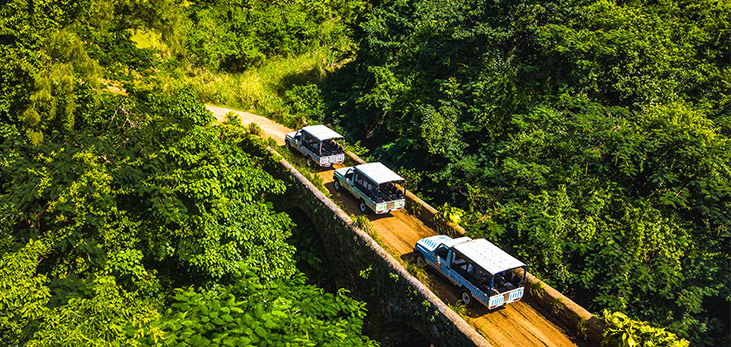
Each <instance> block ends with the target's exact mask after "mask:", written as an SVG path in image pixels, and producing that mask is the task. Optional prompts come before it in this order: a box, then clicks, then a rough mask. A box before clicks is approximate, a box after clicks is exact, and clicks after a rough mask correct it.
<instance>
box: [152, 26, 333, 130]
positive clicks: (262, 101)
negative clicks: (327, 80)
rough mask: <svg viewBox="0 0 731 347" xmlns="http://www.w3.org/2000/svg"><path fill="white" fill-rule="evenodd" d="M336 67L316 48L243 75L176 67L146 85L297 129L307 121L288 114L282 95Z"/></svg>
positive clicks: (315, 81) (287, 107)
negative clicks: (191, 93) (186, 91)
mask: <svg viewBox="0 0 731 347" xmlns="http://www.w3.org/2000/svg"><path fill="white" fill-rule="evenodd" d="M140 40H141V42H142V43H140V44H143V43H144V42H147V41H146V40H145V37H144V36H140ZM336 67H337V65H336V62H335V58H334V57H332V55H331V54H329V53H328V52H327V50H325V49H323V48H317V49H313V50H312V51H310V52H307V53H304V54H301V55H297V56H292V57H279V58H271V59H269V60H267V61H266V62H265V63H264V64H262V65H261V66H259V67H257V68H252V69H249V70H247V71H245V72H243V73H227V72H213V71H210V70H208V69H203V68H194V67H178V68H177V69H175V70H173V71H161V72H160V73H158V74H157V75H156V76H154V77H152V78H151V80H150V81H148V82H147V83H154V84H155V85H156V86H158V87H160V88H162V89H163V90H165V91H170V92H174V91H175V90H179V89H180V88H182V87H183V86H190V87H192V88H193V89H194V90H195V91H196V93H197V95H198V99H199V100H200V101H201V102H205V103H209V104H215V105H221V106H227V107H231V108H237V109H241V110H246V111H249V112H252V113H256V114H259V115H262V116H265V117H267V118H270V119H272V120H274V121H276V122H278V123H281V124H284V125H286V126H289V127H292V128H300V127H302V126H303V125H305V124H307V119H306V118H305V117H304V116H302V115H295V114H292V113H291V112H290V110H289V106H288V105H287V98H286V95H285V92H286V91H287V90H289V89H291V88H292V87H293V86H295V85H306V84H310V83H317V82H319V81H320V80H321V79H322V78H323V77H324V76H325V74H326V73H327V72H328V71H332V70H334V69H335V68H336Z"/></svg>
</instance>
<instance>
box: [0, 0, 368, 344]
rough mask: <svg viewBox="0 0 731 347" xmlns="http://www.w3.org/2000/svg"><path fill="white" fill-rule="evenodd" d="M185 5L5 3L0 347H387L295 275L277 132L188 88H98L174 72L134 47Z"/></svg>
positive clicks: (355, 308)
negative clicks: (249, 126)
mask: <svg viewBox="0 0 731 347" xmlns="http://www.w3.org/2000/svg"><path fill="white" fill-rule="evenodd" d="M170 5H172V3H171V2H168V1H164V0H160V1H82V2H72V1H68V2H66V1H57V2H51V1H47V2H46V1H40V2H37V1H34V2H27V1H10V2H6V3H3V5H1V6H0V13H1V14H2V18H0V29H2V30H0V32H2V34H1V35H0V40H2V45H0V56H1V57H2V59H0V61H1V62H2V63H1V65H0V79H2V80H0V82H2V83H1V84H0V86H1V88H2V96H0V153H2V156H0V344H2V345H9V346H14V345H29V346H59V345H98V346H108V345H147V344H151V343H159V344H177V343H178V342H185V343H188V344H191V345H200V344H201V343H206V342H211V341H214V342H218V341H220V342H221V343H234V344H241V343H245V342H246V341H248V342H250V343H253V344H265V343H275V344H276V343H279V342H286V341H289V342H292V343H297V344H309V345H327V344H330V345H343V344H347V345H370V344H373V342H371V341H369V340H368V339H367V338H365V337H364V336H363V335H362V333H361V330H362V326H363V318H364V316H365V310H364V306H363V305H364V304H362V303H360V302H357V301H354V300H352V299H349V298H348V297H347V296H346V295H345V293H343V292H338V293H336V294H323V291H322V289H319V288H317V287H314V286H311V285H308V284H306V283H305V279H304V276H303V275H302V273H301V272H300V271H299V270H298V269H297V268H296V266H295V259H294V257H293V255H294V252H295V249H294V247H293V246H291V245H290V243H288V242H287V241H288V238H289V236H290V233H291V230H292V228H293V227H294V225H293V222H292V221H291V219H290V218H289V216H288V215H287V214H285V213H282V212H279V211H277V210H275V208H274V204H273V202H274V201H275V200H276V199H277V198H279V197H280V196H281V195H282V193H283V192H284V191H285V189H286V187H285V185H284V182H282V181H281V180H279V179H276V178H275V177H274V176H272V175H271V174H270V173H269V171H268V170H271V167H270V166H268V164H267V163H272V162H273V158H272V157H271V154H270V153H269V152H268V151H267V150H266V148H265V144H264V142H263V141H262V140H261V139H259V138H258V137H256V136H254V135H252V134H250V133H248V132H247V131H246V130H245V129H243V128H242V127H241V126H240V124H237V123H236V122H228V123H226V124H220V125H212V124H211V122H212V120H213V117H212V116H211V114H210V112H209V111H207V110H206V109H205V107H204V106H203V105H202V104H200V103H199V102H198V101H197V100H196V96H195V94H194V93H192V92H190V90H189V89H181V90H178V91H177V92H176V93H174V94H173V93H162V92H160V91H157V90H148V89H134V88H133V89H131V90H128V92H129V94H130V95H115V94H111V93H109V92H104V91H102V90H100V89H99V84H98V82H97V81H98V78H99V76H106V77H120V76H121V77H123V79H127V80H132V79H134V78H136V77H135V76H134V75H135V74H137V73H139V71H146V72H150V71H152V70H153V69H154V68H156V66H159V64H161V63H163V62H162V61H161V60H158V57H156V56H155V55H154V54H152V52H151V51H149V50H145V49H138V48H136V46H135V45H134V44H132V42H131V41H130V37H131V30H132V29H136V28H146V29H157V30H167V31H165V33H166V35H168V34H169V32H170V31H171V30H172V29H171V28H169V27H168V26H169V25H170V24H171V23H174V21H173V22H170V21H168V19H175V18H178V19H179V18H180V15H179V14H178V13H176V12H174V11H173V10H172V7H171V6H170ZM173 34H174V33H173ZM163 36H165V35H163ZM140 57H148V58H150V59H151V61H149V62H148V63H145V62H140V61H138V59H139V58H140ZM231 300H233V301H231ZM221 302H225V303H226V304H225V305H223V306H222V305H221ZM230 302H231V304H230V305H229V303H230ZM191 303H194V304H195V305H196V306H195V307H196V308H200V309H201V310H202V311H200V313H202V312H204V311H208V310H209V308H211V311H214V310H215V311H217V312H219V313H220V315H219V316H218V319H216V318H213V317H211V316H210V314H212V313H211V312H210V311H209V312H207V313H208V314H209V316H207V317H203V316H202V315H198V313H199V312H198V311H193V310H191V309H190V305H191ZM187 311H191V312H187ZM285 315H286V319H283V317H285ZM193 319H196V320H195V323H196V324H195V325H193V324H192V322H193ZM209 322H210V323H209ZM231 322H235V323H231ZM198 323H200V324H198ZM207 323H209V324H207ZM180 327H185V329H183V330H180V331H179V329H181V328H180ZM217 339H218V340H217Z"/></svg>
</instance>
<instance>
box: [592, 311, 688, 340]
mask: <svg viewBox="0 0 731 347" xmlns="http://www.w3.org/2000/svg"><path fill="white" fill-rule="evenodd" d="M603 314H604V323H605V324H607V328H606V329H604V340H603V341H602V344H603V345H608V346H621V347H632V346H648V347H649V346H657V347H687V346H689V345H690V343H689V342H688V341H686V340H682V339H678V336H676V335H675V334H673V333H670V332H667V331H665V329H661V328H655V327H653V326H651V325H649V324H647V322H639V321H635V320H632V319H630V318H629V317H627V315H625V314H623V313H621V312H614V313H612V312H610V311H608V310H604V312H603Z"/></svg>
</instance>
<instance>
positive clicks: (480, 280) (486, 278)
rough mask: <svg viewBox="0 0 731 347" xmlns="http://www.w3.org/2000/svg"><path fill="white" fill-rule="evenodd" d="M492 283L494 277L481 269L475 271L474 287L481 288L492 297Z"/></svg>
mask: <svg viewBox="0 0 731 347" xmlns="http://www.w3.org/2000/svg"><path fill="white" fill-rule="evenodd" d="M491 283H492V275H491V274H490V273H489V272H487V271H485V270H482V269H480V268H477V269H475V280H474V285H476V286H477V287H478V288H480V289H481V290H482V291H483V292H484V293H487V295H490V284H491Z"/></svg>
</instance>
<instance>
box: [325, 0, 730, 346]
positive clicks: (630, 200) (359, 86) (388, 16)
mask: <svg viewBox="0 0 731 347" xmlns="http://www.w3.org/2000/svg"><path fill="white" fill-rule="evenodd" d="M729 13H731V7H730V5H729V2H724V1H700V2H698V1H659V2H649V1H648V2H646V1H628V2H624V1H620V2H615V1H607V0H602V1H584V0H576V1H492V0H490V1H459V0H458V1H452V0H449V1H448V0H444V1H420V0H393V1H390V0H386V1H380V2H378V3H377V4H376V6H375V7H374V9H373V11H372V12H371V13H369V14H368V15H367V16H366V18H365V19H364V21H363V22H362V23H361V25H360V27H359V28H360V30H359V36H358V39H359V41H358V42H359V51H358V55H357V57H356V59H355V60H354V61H353V62H351V63H349V64H347V65H346V66H345V67H343V68H342V69H340V70H338V72H337V73H335V74H332V75H330V76H328V77H327V78H326V79H325V80H324V81H323V83H321V84H320V89H321V91H322V92H321V95H322V97H323V102H324V104H325V105H326V108H327V112H328V113H329V117H327V118H326V121H332V122H334V123H335V124H336V125H339V126H341V127H342V128H344V129H345V130H346V131H348V132H349V133H350V138H351V139H353V140H362V141H363V143H364V144H366V145H367V146H368V147H370V148H371V149H372V150H373V157H375V158H376V159H379V160H381V161H384V162H386V163H387V164H388V165H390V166H392V167H395V168H399V167H405V168H413V169H416V171H417V172H421V173H422V179H421V181H420V182H419V187H420V189H421V194H422V195H423V196H426V197H431V198H433V199H434V200H436V202H437V203H438V204H439V205H441V204H443V203H448V204H450V205H451V206H452V207H450V208H453V207H457V208H461V209H464V210H465V211H466V213H465V214H464V216H462V221H461V222H462V224H463V226H464V227H466V229H467V230H469V232H470V233H471V234H472V235H473V236H477V237H487V238H488V239H490V240H492V241H495V242H497V243H498V244H500V245H502V246H503V247H505V248H506V249H507V250H509V252H511V253H513V254H515V255H517V256H518V257H520V258H521V259H523V260H524V261H525V262H526V263H527V264H529V266H530V267H531V270H532V271H533V272H534V273H536V274H537V275H538V276H539V277H541V278H543V279H545V280H546V281H548V282H549V283H551V284H552V285H555V286H556V287H557V288H558V289H559V290H561V291H562V292H563V293H565V294H567V295H568V296H569V297H572V298H573V299H575V300H576V301H578V302H579V303H580V304H582V305H584V306H586V307H587V308H589V309H590V310H592V311H599V310H601V309H603V308H609V309H611V310H614V311H621V312H625V313H627V314H628V315H630V316H632V317H636V318H639V319H642V320H647V321H650V322H652V323H653V324H657V325H661V326H665V327H667V328H668V329H669V330H671V331H673V332H676V333H678V334H679V335H680V336H682V337H686V338H689V339H691V340H692V341H693V342H694V344H710V345H716V344H723V343H724V341H725V342H728V336H727V335H726V334H727V333H728V326H729V325H728V324H729V322H728V317H729V311H728V308H729V301H731V292H730V291H729V287H728V283H729V280H731V277H730V273H731V269H730V268H729V267H728V264H729V261H731V257H730V255H729V253H730V252H729V248H728V245H729V241H731V237H730V236H731V234H730V233H729V228H728V226H729V224H730V223H731V220H729V211H731V186H730V185H729V178H731V141H729V134H731V127H730V126H731V122H730V121H731V114H730V113H729V107H730V106H731V104H730V101H731V100H729V94H728V91H729V85H731V66H730V64H729V61H730V59H731V55H730V53H729V46H728V42H729V40H730V39H731V36H730V35H731V33H730V32H729V31H728V27H729V23H730V21H729V20H730V18H729ZM448 207H449V206H448Z"/></svg>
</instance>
